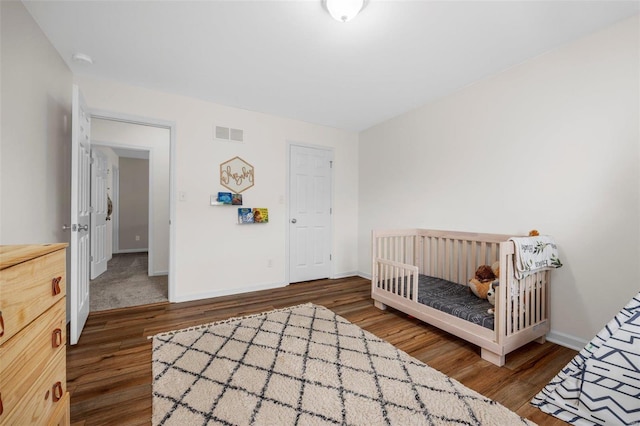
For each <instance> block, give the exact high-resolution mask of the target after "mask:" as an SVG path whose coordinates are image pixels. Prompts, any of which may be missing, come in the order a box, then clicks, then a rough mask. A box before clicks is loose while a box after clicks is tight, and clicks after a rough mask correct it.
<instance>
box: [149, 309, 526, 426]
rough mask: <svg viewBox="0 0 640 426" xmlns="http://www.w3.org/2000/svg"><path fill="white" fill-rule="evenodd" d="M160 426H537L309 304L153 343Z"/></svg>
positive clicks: (183, 332) (155, 409)
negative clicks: (520, 425)
mask: <svg viewBox="0 0 640 426" xmlns="http://www.w3.org/2000/svg"><path fill="white" fill-rule="evenodd" d="M153 424H154V425H282V426H285V425H330V424H339V425H517V424H525V425H532V424H533V423H531V422H530V421H528V420H526V419H523V418H521V417H519V416H518V415H517V414H515V413H514V412H512V411H510V410H508V409H507V408H505V407H504V406H502V405H500V404H498V403H496V402H495V401H492V400H490V399H488V398H486V397H484V396H482V395H480V394H479V393H477V392H475V391H473V390H471V389H469V388H467V387H465V386H464V385H462V384H460V383H459V382H457V381H455V380H453V379H451V378H449V377H447V376H446V375H444V374H442V373H440V372H438V371H436V370H434V369H432V368H431V367H429V366H427V365H426V364H424V363H422V362H420V361H418V360H416V359H415V358H412V357H410V356H409V355H407V354H406V353H405V352H402V351H400V350H398V349H397V348H395V347H394V346H393V345H391V344H389V343H388V342H385V341H384V340H381V339H379V338H378V337H376V336H374V335H373V334H371V333H369V332H367V331H365V330H363V329H361V328H360V327H358V326H356V325H354V324H351V323H350V322H348V321H347V320H345V319H344V318H342V317H340V316H338V315H336V314H335V313H333V312H332V311H330V310H328V309H326V308H324V307H322V306H318V305H313V304H305V305H299V306H294V307H290V308H286V309H279V310H275V311H270V312H265V313H262V314H258V315H253V316H250V317H244V318H232V319H230V320H226V321H221V322H218V323H213V324H207V325H202V326H198V327H194V328H191V329H186V330H178V331H172V332H168V333H162V334H158V335H156V336H153Z"/></svg>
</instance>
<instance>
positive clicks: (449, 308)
mask: <svg viewBox="0 0 640 426" xmlns="http://www.w3.org/2000/svg"><path fill="white" fill-rule="evenodd" d="M418 303H422V304H423V305H427V306H431V307H432V308H434V309H437V310H439V311H442V312H445V313H447V314H449V315H453V316H455V317H458V318H461V319H463V320H465V321H469V322H471V323H473V324H478V325H481V326H482V327H485V328H488V329H489V330H493V326H494V318H495V317H494V315H493V314H490V313H489V312H488V311H489V309H491V308H493V306H491V304H490V303H489V302H488V301H487V300H486V299H480V298H479V297H476V296H475V295H474V294H473V293H471V292H470V291H469V289H468V288H467V287H466V286H462V285H460V284H456V283H454V282H451V281H447V280H443V279H441V278H436V277H430V276H428V275H422V274H420V275H419V277H418Z"/></svg>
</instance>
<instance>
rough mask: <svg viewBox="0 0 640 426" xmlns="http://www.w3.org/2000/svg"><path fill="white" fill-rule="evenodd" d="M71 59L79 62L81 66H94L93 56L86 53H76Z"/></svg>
mask: <svg viewBox="0 0 640 426" xmlns="http://www.w3.org/2000/svg"><path fill="white" fill-rule="evenodd" d="M71 59H73V62H77V63H79V64H84V65H91V64H93V59H91V56H89V55H85V54H84V53H74V54H73V56H71Z"/></svg>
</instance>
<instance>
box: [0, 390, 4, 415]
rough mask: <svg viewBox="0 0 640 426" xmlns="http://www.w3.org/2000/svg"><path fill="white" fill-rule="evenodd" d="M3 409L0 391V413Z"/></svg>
mask: <svg viewBox="0 0 640 426" xmlns="http://www.w3.org/2000/svg"><path fill="white" fill-rule="evenodd" d="M3 411H4V407H3V406H2V394H1V393H0V414H2V412H3Z"/></svg>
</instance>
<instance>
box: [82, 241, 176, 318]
mask: <svg viewBox="0 0 640 426" xmlns="http://www.w3.org/2000/svg"><path fill="white" fill-rule="evenodd" d="M147 265H148V254H147V253H123V254H114V255H113V258H112V259H111V260H110V261H109V263H108V264H107V271H106V272H104V273H103V274H102V275H100V276H99V277H97V278H96V279H95V280H91V283H90V286H91V287H90V292H89V296H90V304H89V305H90V311H91V312H96V311H105V310H109V309H118V308H125V307H129V306H138V305H149V304H152V303H160V302H168V296H167V294H168V293H167V288H168V276H167V275H159V276H153V277H150V276H148V275H147Z"/></svg>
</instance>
